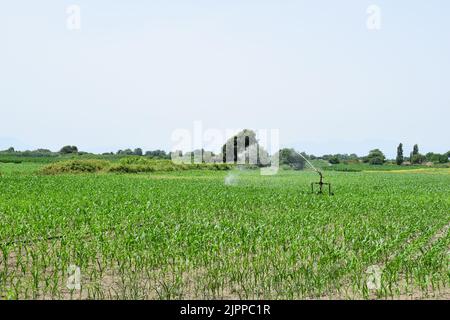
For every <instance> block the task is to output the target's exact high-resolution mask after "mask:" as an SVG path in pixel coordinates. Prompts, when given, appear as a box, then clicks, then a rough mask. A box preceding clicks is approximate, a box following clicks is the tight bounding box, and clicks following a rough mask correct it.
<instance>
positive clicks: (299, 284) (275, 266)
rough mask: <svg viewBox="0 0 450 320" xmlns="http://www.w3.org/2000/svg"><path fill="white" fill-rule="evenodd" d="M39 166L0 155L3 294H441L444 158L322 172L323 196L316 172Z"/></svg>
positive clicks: (449, 289)
mask: <svg viewBox="0 0 450 320" xmlns="http://www.w3.org/2000/svg"><path fill="white" fill-rule="evenodd" d="M42 165H43V164H39V163H25V162H24V163H20V164H19V163H16V164H14V163H0V222H1V225H0V251H1V252H0V298H2V299H37V298H39V299H56V298H62V299H89V298H92V299H182V298H194V299H210V298H212V299H215V298H217V299H218V298H225V299H228V298H237V299H240V298H250V299H252V298H256V299H260V298H267V299H281V298H286V299H334V298H338V299H355V298H356V299H360V298H361V299H376V298H383V299H386V298H388V299H390V298H427V297H434V298H444V299H448V298H449V294H450V269H449V254H450V251H449V250H450V236H449V231H448V230H449V226H450V174H449V169H423V170H415V171H414V170H413V171H411V172H407V171H401V172H396V171H392V172H383V171H380V172H364V171H362V172H338V171H325V177H326V179H327V181H329V182H331V183H332V185H333V189H334V193H335V195H334V196H329V195H322V196H320V195H313V194H310V183H311V182H312V181H317V178H318V176H317V174H315V173H314V172H311V171H280V173H279V174H278V175H275V176H261V175H260V174H259V171H258V170H238V169H233V170H229V171H222V170H218V171H213V170H210V171H209V170H185V171H172V172H151V173H141V174H124V173H108V172H99V173H90V174H56V175H55V174H53V175H45V174H42V171H41V170H40V169H41V166H42ZM73 268H79V274H80V285H81V288H80V289H78V288H73V287H70V286H68V284H70V283H71V282H70V281H71V278H70V276H71V270H72V271H73ZM377 281H378V282H377ZM374 285H375V286H374Z"/></svg>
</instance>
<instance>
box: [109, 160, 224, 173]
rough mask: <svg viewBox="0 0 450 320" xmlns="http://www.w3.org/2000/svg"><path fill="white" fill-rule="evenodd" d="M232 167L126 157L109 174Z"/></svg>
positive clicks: (112, 167) (112, 166)
mask: <svg viewBox="0 0 450 320" xmlns="http://www.w3.org/2000/svg"><path fill="white" fill-rule="evenodd" d="M231 168H232V165H229V164H216V163H198V164H176V163H174V162H172V161H170V160H154V159H148V158H144V157H126V158H122V159H120V161H119V162H118V163H117V164H113V165H111V167H109V168H108V169H107V170H108V171H109V172H122V173H144V172H157V171H181V170H229V169H231Z"/></svg>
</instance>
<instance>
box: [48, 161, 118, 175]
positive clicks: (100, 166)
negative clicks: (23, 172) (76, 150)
mask: <svg viewBox="0 0 450 320" xmlns="http://www.w3.org/2000/svg"><path fill="white" fill-rule="evenodd" d="M109 166H110V162H109V161H106V160H67V161H60V162H55V163H52V164H49V165H47V166H45V167H44V168H42V170H41V171H42V173H44V174H61V173H95V172H99V171H102V170H105V169H106V168H108V167H109Z"/></svg>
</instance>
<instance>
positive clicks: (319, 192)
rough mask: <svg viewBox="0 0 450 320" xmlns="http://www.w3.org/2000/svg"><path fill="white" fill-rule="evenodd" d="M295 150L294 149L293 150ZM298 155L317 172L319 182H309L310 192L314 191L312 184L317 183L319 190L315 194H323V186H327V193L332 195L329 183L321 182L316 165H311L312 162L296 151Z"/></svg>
mask: <svg viewBox="0 0 450 320" xmlns="http://www.w3.org/2000/svg"><path fill="white" fill-rule="evenodd" d="M295 152H296V151H295ZM296 153H297V154H298V155H300V157H302V158H303V159H305V161H306V162H307V163H308V164H309V165H310V166H311V168H312V169H313V170H314V171H315V172H317V173H318V174H319V176H320V180H319V182H311V192H312V193H314V185H315V184H318V185H319V191H318V192H317V194H323V186H328V194H329V195H330V196H332V195H334V193H333V192H331V183H328V182H323V174H322V172H321V171H320V170H319V169H317V168H316V167H314V166H313V164H312V163H311V162H309V160H308V159H306V158H305V157H304V156H303V155H302V154H301V153H299V152H296Z"/></svg>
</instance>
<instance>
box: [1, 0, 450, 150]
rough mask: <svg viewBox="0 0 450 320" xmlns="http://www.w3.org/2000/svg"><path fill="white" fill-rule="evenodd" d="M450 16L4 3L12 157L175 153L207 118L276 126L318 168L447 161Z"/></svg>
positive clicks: (173, 0)
mask: <svg viewBox="0 0 450 320" xmlns="http://www.w3.org/2000/svg"><path fill="white" fill-rule="evenodd" d="M70 4H77V5H79V6H80V8H81V30H79V31H69V30H68V29H67V28H66V18H67V14H66V7H67V6H68V5H70ZM371 4H376V5H378V6H379V7H380V8H381V17H382V20H381V23H382V25H381V30H379V31H369V30H368V29H367V27H366V20H367V14H366V9H367V7H368V6H369V5H371ZM449 14H450V2H449V1H446V0H441V1H437V0H430V1H419V0H417V1H404V0H397V1H394V0H389V1H388V0H383V1H381V0H380V1H365V0H343V1H332V0H328V1H322V0H314V1H312V0H310V1H300V0H291V1H289V0H284V1H280V0H278V1H275V0H272V1H264V0H258V1H256V0H253V1H252V0H226V1H225V0H217V1H210V0H208V1H206V0H203V1H200V0H198V1H194V0H191V1H190V0H158V1H155V0H152V1H144V0H142V1H137V0H134V1H106V0H73V1H61V0H53V1H51V0H40V1H23V0H14V1H4V3H2V5H1V10H0V40H1V46H0V112H1V113H0V114H1V124H0V149H6V148H7V147H9V146H14V147H16V148H18V149H25V148H30V149H34V148H38V147H47V148H50V149H53V150H57V149H59V148H60V147H61V146H62V145H65V144H75V145H77V146H78V147H79V148H80V149H82V150H86V151H93V152H106V151H116V150H117V149H120V148H126V147H141V148H143V149H145V150H149V149H157V148H162V149H166V150H169V149H170V148H171V145H172V143H171V140H170V138H171V133H172V132H173V131H174V130H175V129H177V128H187V129H190V128H192V126H193V121H195V120H201V121H203V125H204V127H205V128H216V129H220V130H225V129H226V128H244V127H245V128H254V129H259V128H278V129H280V135H281V143H282V145H284V146H293V147H296V148H298V149H299V150H305V151H306V152H308V153H315V154H323V153H337V152H340V153H352V152H355V153H358V154H365V153H366V152H367V151H368V150H370V149H373V148H376V147H379V148H381V149H382V150H383V151H384V152H385V153H386V154H387V155H389V156H393V155H394V153H395V150H396V146H397V144H398V143H399V142H403V143H404V144H405V146H406V150H405V152H406V153H408V152H409V150H408V148H411V147H412V145H413V144H414V143H418V144H419V147H420V148H421V151H422V152H427V151H437V152H446V151H448V150H449V149H450V143H449V141H450V134H449V129H448V121H449V119H450V43H449V42H450V19H449V18H448V16H449Z"/></svg>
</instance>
